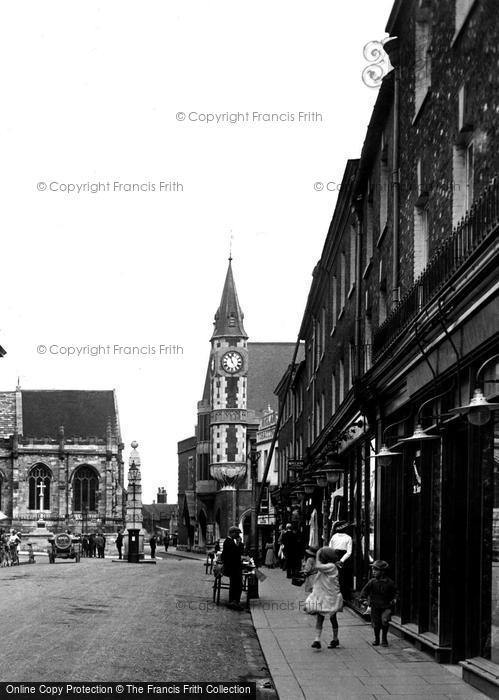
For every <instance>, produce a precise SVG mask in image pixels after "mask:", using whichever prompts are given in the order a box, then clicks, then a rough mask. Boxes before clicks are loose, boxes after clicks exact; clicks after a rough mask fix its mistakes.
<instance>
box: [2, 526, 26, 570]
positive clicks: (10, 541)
mask: <svg viewBox="0 0 499 700" xmlns="http://www.w3.org/2000/svg"><path fill="white" fill-rule="evenodd" d="M20 543H21V533H20V532H16V531H15V530H14V528H11V530H10V532H2V533H1V534H0V565H1V566H12V565H13V564H18V563H19V551H18V550H19V545H20Z"/></svg>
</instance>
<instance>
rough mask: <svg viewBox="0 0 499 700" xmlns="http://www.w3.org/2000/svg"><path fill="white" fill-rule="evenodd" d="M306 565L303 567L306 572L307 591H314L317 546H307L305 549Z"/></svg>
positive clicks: (304, 572)
mask: <svg viewBox="0 0 499 700" xmlns="http://www.w3.org/2000/svg"><path fill="white" fill-rule="evenodd" d="M305 557H306V559H305V565H304V567H303V569H302V572H303V574H305V589H304V590H305V593H312V589H313V587H314V581H315V574H316V573H317V568H316V566H315V560H316V558H317V547H307V548H306V550H305Z"/></svg>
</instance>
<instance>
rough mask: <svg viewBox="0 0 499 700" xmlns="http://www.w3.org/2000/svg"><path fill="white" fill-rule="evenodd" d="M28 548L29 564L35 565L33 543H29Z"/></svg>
mask: <svg viewBox="0 0 499 700" xmlns="http://www.w3.org/2000/svg"><path fill="white" fill-rule="evenodd" d="M26 548H27V550H28V564H34V563H35V553H34V552H33V545H32V544H31V542H28V543H27V545H26Z"/></svg>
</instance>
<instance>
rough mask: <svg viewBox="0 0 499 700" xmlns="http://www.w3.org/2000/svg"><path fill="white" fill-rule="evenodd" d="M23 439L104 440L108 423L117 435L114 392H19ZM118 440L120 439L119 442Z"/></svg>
mask: <svg viewBox="0 0 499 700" xmlns="http://www.w3.org/2000/svg"><path fill="white" fill-rule="evenodd" d="M21 393H22V408H23V435H24V436H25V437H57V434H58V430H59V427H60V426H61V425H63V426H64V433H65V435H66V437H84V438H88V437H97V438H105V437H106V428H107V424H108V419H111V425H112V426H113V428H114V429H115V430H116V429H117V430H118V431H119V420H118V410H117V407H116V402H115V395H114V391H78V390H77V391H43V390H42V391H24V390H23V391H22V392H21ZM120 439H121V438H120Z"/></svg>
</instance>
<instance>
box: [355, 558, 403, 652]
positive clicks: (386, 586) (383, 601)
mask: <svg viewBox="0 0 499 700" xmlns="http://www.w3.org/2000/svg"><path fill="white" fill-rule="evenodd" d="M372 569H373V578H371V579H369V581H368V582H367V583H366V585H365V586H364V588H363V589H362V591H361V592H360V598H361V600H365V599H366V598H367V599H368V600H369V605H370V606H371V623H372V626H373V629H374V642H373V646H374V647H377V646H379V633H380V631H381V633H382V637H381V646H383V647H387V646H388V638H387V636H388V623H389V622H390V618H391V615H392V606H393V605H395V599H396V598H397V587H396V586H395V583H394V582H393V581H392V579H391V578H388V576H386V573H385V572H386V570H387V569H388V563H387V562H386V561H383V560H382V559H378V560H377V561H375V562H374V564H373V565H372Z"/></svg>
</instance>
